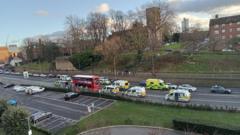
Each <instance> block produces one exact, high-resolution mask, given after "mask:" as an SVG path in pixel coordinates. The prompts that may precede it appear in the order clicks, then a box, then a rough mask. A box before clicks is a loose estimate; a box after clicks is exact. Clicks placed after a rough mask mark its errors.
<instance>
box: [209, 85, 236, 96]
mask: <svg viewBox="0 0 240 135" xmlns="http://www.w3.org/2000/svg"><path fill="white" fill-rule="evenodd" d="M211 92H212V93H220V94H231V93H232V91H231V90H230V89H226V88H224V87H223V86H219V85H214V86H212V87H211Z"/></svg>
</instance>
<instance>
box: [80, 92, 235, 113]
mask: <svg viewBox="0 0 240 135" xmlns="http://www.w3.org/2000/svg"><path fill="white" fill-rule="evenodd" d="M81 94H82V95H86V96H93V97H102V98H106V99H112V100H120V101H127V102H134V103H139V104H150V105H156V106H169V107H175V108H182V107H185V108H188V109H193V110H201V111H223V112H239V111H238V110H237V108H232V107H227V106H226V107H211V106H209V105H198V104H180V103H170V104H169V103H168V104H166V103H164V102H162V103H160V102H152V101H149V100H145V99H143V100H142V99H138V98H129V97H125V96H121V95H109V94H100V93H90V92H81Z"/></svg>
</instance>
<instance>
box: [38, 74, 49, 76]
mask: <svg viewBox="0 0 240 135" xmlns="http://www.w3.org/2000/svg"><path fill="white" fill-rule="evenodd" d="M39 76H40V77H47V75H45V74H40V75H39Z"/></svg>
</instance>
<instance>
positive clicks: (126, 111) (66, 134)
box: [59, 101, 240, 135]
mask: <svg viewBox="0 0 240 135" xmlns="http://www.w3.org/2000/svg"><path fill="white" fill-rule="evenodd" d="M174 118H187V119H195V120H203V121H208V122H209V123H221V124H226V125H229V126H230V125H235V126H236V125H240V114H239V113H227V112H210V111H196V110H190V109H184V108H174V107H165V106H154V105H145V104H135V103H128V102H120V101H118V102H116V103H115V104H113V105H112V106H111V107H110V108H107V109H105V110H103V111H100V112H98V113H96V114H94V115H92V116H90V117H88V118H86V119H84V120H82V121H80V122H78V123H77V124H76V125H74V126H71V127H68V128H65V129H63V130H62V131H60V132H59V134H60V135H72V134H77V133H79V132H82V131H85V130H88V129H92V128H97V127H103V126H109V125H131V124H134V125H147V126H161V127H167V128H172V127H173V125H172V120H173V119H174Z"/></svg>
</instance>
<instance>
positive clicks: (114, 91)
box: [101, 85, 120, 94]
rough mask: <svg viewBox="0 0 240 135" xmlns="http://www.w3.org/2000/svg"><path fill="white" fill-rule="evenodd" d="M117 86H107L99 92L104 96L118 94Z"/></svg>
mask: <svg viewBox="0 0 240 135" xmlns="http://www.w3.org/2000/svg"><path fill="white" fill-rule="evenodd" d="M119 91H120V90H119V86H116V85H107V86H104V87H103V88H102V90H101V93H105V94H117V93H119Z"/></svg>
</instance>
